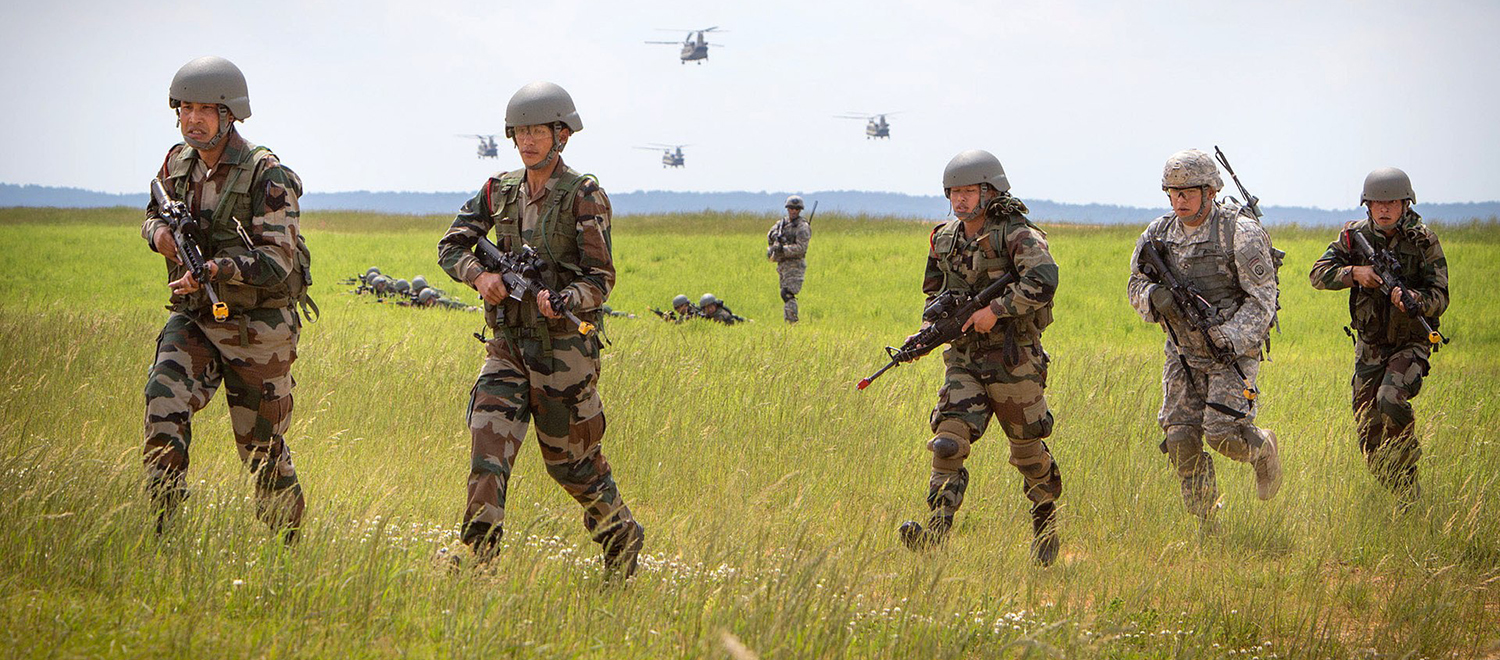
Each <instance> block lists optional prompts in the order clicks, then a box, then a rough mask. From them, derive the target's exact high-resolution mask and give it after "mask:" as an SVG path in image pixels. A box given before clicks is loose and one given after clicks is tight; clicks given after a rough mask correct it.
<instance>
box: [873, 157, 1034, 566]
mask: <svg viewBox="0 0 1500 660" xmlns="http://www.w3.org/2000/svg"><path fill="white" fill-rule="evenodd" d="M1009 191H1010V181H1009V180H1008V179H1007V178H1006V175H1005V170H1004V169H1003V168H1002V167H1001V166H1000V161H999V160H998V159H996V158H995V156H994V155H992V154H990V153H989V152H987V151H980V150H971V151H965V152H963V153H960V154H958V155H957V156H955V157H954V158H953V160H951V161H949V162H948V166H947V168H946V169H944V170H943V192H944V194H946V195H947V197H948V200H949V203H950V204H951V205H952V208H953V214H954V215H955V216H957V218H956V219H955V220H951V221H949V222H946V223H944V224H942V225H939V226H938V227H937V228H936V229H934V230H933V232H932V238H931V249H930V251H929V253H928V255H927V269H926V273H925V276H924V278H923V280H922V292H923V293H925V294H927V300H928V302H931V301H932V299H933V298H934V297H936V296H938V295H939V294H941V293H943V292H944V291H950V290H957V291H963V292H968V293H978V292H979V291H980V290H981V289H983V288H984V287H985V286H986V285H988V284H989V283H990V282H991V281H993V280H994V279H996V278H999V277H1001V276H1003V275H1005V274H1007V273H1013V274H1015V275H1016V276H1017V278H1018V280H1017V283H1016V284H1014V285H1012V286H1010V287H1008V288H1007V289H1006V291H1005V293H1003V294H1002V295H1001V296H1000V297H998V298H996V299H995V301H994V302H993V303H991V304H990V305H989V306H988V307H986V308H984V309H981V310H979V311H978V312H975V313H974V315H973V316H972V317H970V318H969V320H968V322H967V323H966V324H965V330H966V331H967V332H966V334H964V335H963V336H962V337H961V338H959V339H958V340H956V341H954V342H953V344H952V345H951V346H950V347H949V348H947V349H945V350H944V351H943V365H944V368H945V376H944V381H943V387H942V389H941V390H939V391H938V402H937V406H936V407H934V408H933V411H932V417H931V425H932V431H933V433H934V436H933V438H932V439H931V440H930V441H928V443H927V449H928V450H930V451H931V452H932V475H931V478H930V479H929V481H928V492H927V506H928V508H929V509H931V510H932V515H931V518H929V522H928V526H927V528H925V529H924V528H923V527H922V526H921V525H920V524H918V523H917V522H915V521H907V522H905V523H903V524H902V525H901V529H900V530H899V531H900V535H901V539H902V541H903V542H904V543H905V544H906V545H907V547H909V548H911V549H913V550H920V549H923V548H926V547H930V546H932V545H936V544H938V543H941V542H942V541H943V539H944V538H945V537H946V536H947V534H948V530H949V529H950V528H951V527H952V525H953V515H954V513H956V512H957V511H958V509H959V507H960V506H962V505H963V501H964V491H965V490H967V488H968V485H969V471H968V470H967V469H965V468H964V460H965V459H966V458H968V456H969V449H970V446H971V444H972V443H974V442H977V441H978V440H979V438H980V437H981V436H983V435H984V432H985V429H986V428H988V427H989V424H990V418H991V417H994V418H995V419H996V420H998V421H999V423H1000V428H1001V430H1002V431H1004V432H1005V435H1006V437H1007V438H1009V440H1010V464H1011V465H1014V466H1015V467H1016V469H1017V470H1019V471H1020V473H1021V492H1022V493H1023V494H1024V495H1025V496H1026V498H1027V499H1028V500H1030V501H1031V503H1032V507H1031V516H1032V532H1033V538H1032V542H1031V553H1032V557H1033V559H1034V560H1035V561H1036V562H1037V563H1039V564H1041V565H1043V566H1045V565H1050V564H1051V563H1052V562H1053V561H1054V560H1055V559H1056V558H1057V553H1058V547H1059V545H1060V539H1059V536H1058V533H1057V519H1056V503H1055V501H1056V500H1057V498H1058V497H1059V496H1061V495H1062V472H1061V470H1059V468H1058V466H1057V463H1056V461H1054V460H1053V457H1052V452H1051V450H1049V449H1048V447H1047V444H1046V443H1045V442H1043V438H1046V437H1048V436H1050V435H1051V434H1052V421H1053V420H1052V411H1051V410H1049V409H1048V407H1047V398H1046V396H1045V395H1044V393H1043V390H1044V389H1045V388H1046V385H1047V361H1048V359H1049V358H1048V355H1047V352H1046V351H1044V350H1042V330H1043V329H1044V328H1046V327H1047V325H1048V324H1050V323H1051V322H1052V297H1053V294H1054V293H1055V292H1056V291H1057V281H1058V272H1057V262H1055V261H1053V260H1052V254H1051V253H1050V252H1049V251H1048V249H1047V238H1046V234H1045V233H1044V232H1042V230H1041V229H1040V228H1038V227H1037V226H1036V225H1034V224H1032V223H1031V221H1030V220H1027V219H1026V215H1025V214H1026V213H1027V209H1026V205H1025V204H1023V203H1022V202H1021V200H1019V199H1016V198H1015V197H1012V196H1011V195H1010V192H1009Z"/></svg>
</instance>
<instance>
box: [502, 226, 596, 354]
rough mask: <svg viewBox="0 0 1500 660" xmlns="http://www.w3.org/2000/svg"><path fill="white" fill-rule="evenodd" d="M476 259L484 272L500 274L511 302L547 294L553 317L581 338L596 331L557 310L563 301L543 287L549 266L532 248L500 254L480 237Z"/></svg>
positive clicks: (588, 324) (565, 311)
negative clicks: (558, 317) (568, 324)
mask: <svg viewBox="0 0 1500 660" xmlns="http://www.w3.org/2000/svg"><path fill="white" fill-rule="evenodd" d="M474 256H475V257H478V258H479V265H480V266H481V267H482V268H484V269H485V270H487V271H489V272H491V273H499V274H500V279H501V281H503V282H505V288H506V289H507V290H509V292H510V298H511V299H512V300H515V301H516V302H522V301H523V300H525V298H526V296H527V294H530V295H531V296H532V297H533V298H535V297H537V295H538V294H541V293H542V292H544V291H545V292H546V293H547V298H548V301H549V306H550V307H551V308H552V311H553V313H556V314H560V315H562V316H563V318H566V319H567V320H568V322H569V323H572V324H573V325H575V326H577V327H578V334H580V335H586V334H589V333H591V332H593V331H594V324H592V323H589V322H587V321H583V320H580V319H579V318H578V316H577V315H575V314H573V312H572V311H569V310H568V309H565V308H559V307H558V301H559V300H561V297H560V296H559V294H558V293H557V292H556V291H553V290H551V289H548V288H547V286H546V285H545V284H543V283H542V282H543V280H542V271H544V270H546V269H547V262H545V261H542V258H541V256H539V255H538V254H537V253H536V250H533V249H532V248H531V246H530V245H523V246H522V247H521V251H520V252H501V251H500V248H498V247H496V246H495V244H494V243H491V242H490V239H488V238H486V237H484V236H480V237H479V241H478V242H477V243H475V244H474Z"/></svg>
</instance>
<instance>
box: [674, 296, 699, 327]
mask: <svg viewBox="0 0 1500 660" xmlns="http://www.w3.org/2000/svg"><path fill="white" fill-rule="evenodd" d="M672 310H673V311H675V312H677V321H679V322H680V321H686V320H688V319H690V318H693V317H696V316H702V315H703V312H702V310H700V309H698V308H697V307H694V306H693V301H691V300H688V297H687V296H685V295H683V294H680V293H679V294H677V297H676V298H673V299H672Z"/></svg>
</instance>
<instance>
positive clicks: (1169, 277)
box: [1141, 238, 1260, 418]
mask: <svg viewBox="0 0 1500 660" xmlns="http://www.w3.org/2000/svg"><path fill="white" fill-rule="evenodd" d="M1166 252H1167V248H1166V246H1165V245H1163V244H1162V241H1161V239H1160V238H1152V239H1151V240H1149V241H1147V242H1146V244H1145V245H1143V246H1141V256H1143V257H1145V258H1146V265H1147V266H1148V267H1149V268H1150V270H1151V271H1152V272H1151V273H1145V274H1146V275H1147V277H1150V278H1151V279H1152V281H1154V282H1156V284H1157V285H1159V286H1165V287H1167V291H1170V292H1171V293H1172V302H1173V304H1174V305H1176V307H1177V310H1178V311H1180V312H1182V318H1183V320H1185V321H1186V322H1187V324H1188V327H1190V328H1192V330H1193V331H1194V332H1196V333H1198V336H1199V337H1202V338H1203V343H1204V344H1205V345H1207V346H1208V350H1209V352H1210V353H1212V354H1213V358H1214V360H1215V361H1217V362H1218V363H1220V364H1223V365H1226V366H1228V367H1230V368H1232V369H1234V374H1235V375H1236V376H1239V377H1240V382H1241V383H1243V384H1244V386H1245V389H1244V390H1243V392H1242V394H1244V396H1245V400H1246V401H1255V397H1256V396H1258V395H1259V394H1260V392H1258V391H1257V390H1256V389H1255V385H1254V384H1253V383H1251V382H1250V378H1249V377H1247V376H1246V375H1245V370H1244V369H1241V368H1240V363H1239V361H1238V360H1237V359H1236V356H1235V354H1234V348H1233V347H1232V346H1220V345H1218V344H1216V343H1214V338H1213V336H1212V335H1210V334H1209V332H1208V330H1209V328H1212V327H1214V326H1216V325H1218V323H1215V320H1217V317H1218V311H1217V310H1215V309H1214V306H1213V305H1210V304H1209V303H1208V300H1206V299H1204V297H1203V294H1201V293H1199V292H1198V290H1197V289H1196V288H1194V287H1193V285H1191V284H1188V283H1187V282H1184V281H1182V280H1180V279H1177V276H1176V275H1174V274H1172V269H1171V268H1168V267H1167V261H1166V258H1165V257H1163V256H1162V255H1164V254H1166ZM1166 325H1167V333H1168V334H1170V335H1171V336H1172V343H1174V344H1178V346H1181V344H1180V343H1179V342H1178V340H1177V333H1176V331H1174V330H1173V329H1172V324H1171V323H1167V324H1166ZM1177 357H1178V359H1180V360H1182V366H1183V367H1184V368H1186V367H1187V358H1184V357H1182V355H1181V354H1178V356H1177ZM1208 405H1209V407H1212V408H1214V409H1215V410H1218V411H1219V412H1223V413H1225V414H1228V415H1230V416H1232V417H1236V418H1242V417H1244V416H1245V413H1242V412H1240V411H1238V410H1234V409H1233V408H1228V407H1227V406H1222V404H1217V403H1209V404H1208Z"/></svg>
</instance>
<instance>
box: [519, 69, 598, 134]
mask: <svg viewBox="0 0 1500 660" xmlns="http://www.w3.org/2000/svg"><path fill="white" fill-rule="evenodd" d="M557 123H561V124H563V125H564V126H567V127H568V128H570V129H572V131H573V132H574V133H577V132H579V131H581V130H583V120H582V119H580V118H579V117H578V109H577V108H576V107H574V106H573V97H572V96H570V95H568V90H565V89H563V88H562V87H560V86H558V85H556V84H554V83H550V82H544V81H540V80H539V81H537V82H534V83H528V84H527V85H526V86H525V87H522V88H521V89H519V90H516V93H515V94H513V95H512V96H511V97H510V102H509V103H507V104H505V137H508V138H509V137H515V135H516V128H517V127H519V126H532V125H536V124H546V125H548V126H551V125H553V124H557Z"/></svg>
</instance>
